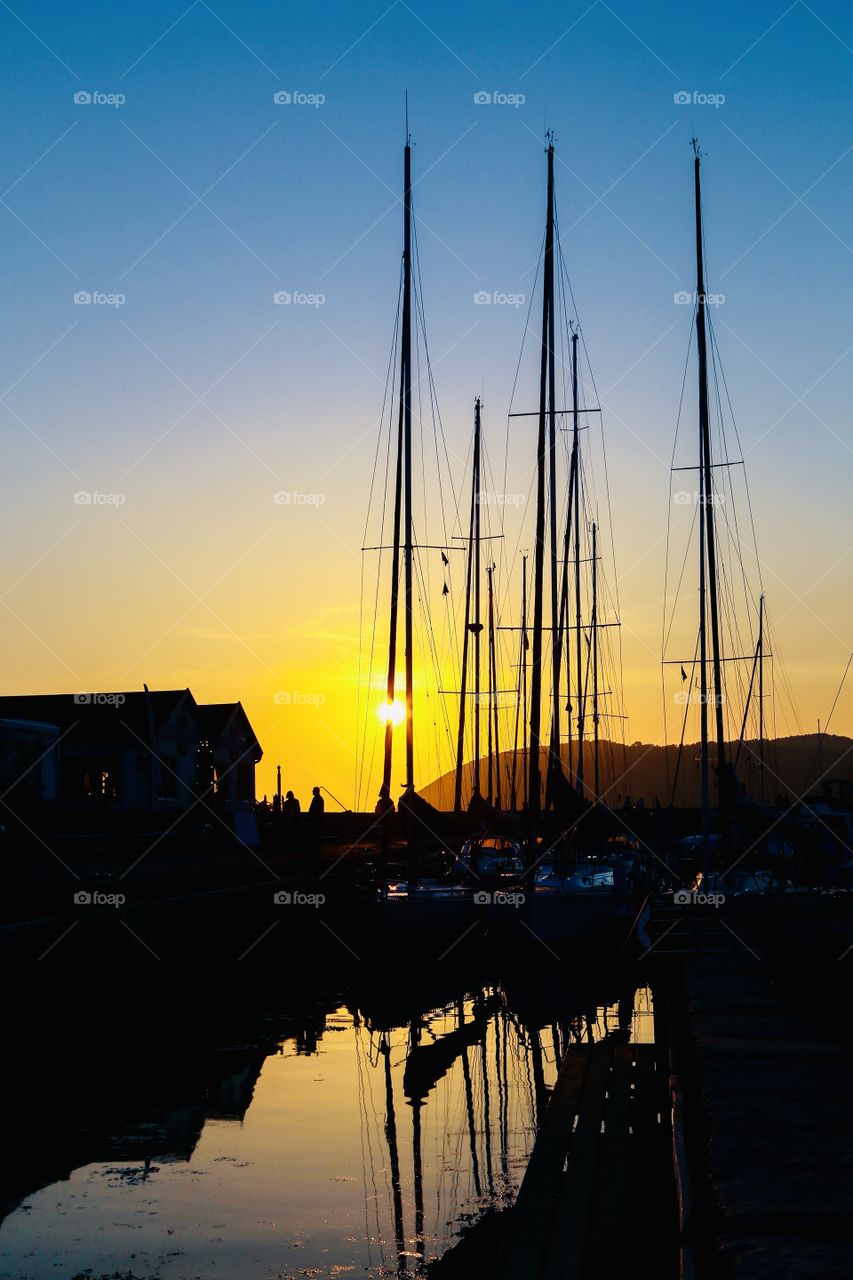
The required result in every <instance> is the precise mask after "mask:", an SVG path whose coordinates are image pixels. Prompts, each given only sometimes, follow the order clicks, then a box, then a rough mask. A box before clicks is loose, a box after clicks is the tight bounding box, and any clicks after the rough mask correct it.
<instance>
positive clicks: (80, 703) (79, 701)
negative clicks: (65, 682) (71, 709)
mask: <svg viewBox="0 0 853 1280" xmlns="http://www.w3.org/2000/svg"><path fill="white" fill-rule="evenodd" d="M91 701H92V695H91V693H75V695H74V705H75V706H77V707H86V706H88V705H89V704H90V703H91Z"/></svg>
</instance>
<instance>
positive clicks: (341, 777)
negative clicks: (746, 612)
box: [0, 0, 853, 807]
mask: <svg viewBox="0 0 853 1280" xmlns="http://www.w3.org/2000/svg"><path fill="white" fill-rule="evenodd" d="M0 35H1V36H2V47H3V50H4V53H3V76H2V79H0V103H2V112H3V118H4V120H5V122H6V127H5V129H4V146H3V149H2V154H0V191H2V202H0V228H2V261H3V264H4V297H5V307H4V308H3V319H2V342H0V382H2V388H0V424H2V430H3V434H4V450H3V456H4V463H5V465H4V466H3V470H2V478H0V491H2V504H3V519H4V524H5V537H4V556H3V577H4V579H5V581H4V584H3V587H2V590H0V600H1V601H2V605H3V608H2V610H0V645H2V652H3V655H4V681H3V684H4V689H5V691H6V692H8V693H23V692H59V691H68V692H74V691H113V690H121V689H128V688H138V687H140V686H141V684H142V682H143V681H145V682H146V683H147V684H148V685H149V686H150V687H152V688H182V687H185V686H189V687H191V688H192V690H193V692H194V694H195V696H196V697H197V699H198V700H199V701H226V700H228V701H230V700H235V699H240V700H241V701H242V702H243V704H244V706H245V707H246V709H247V711H248V713H249V716H250V718H251V720H252V722H253V725H254V727H255V730H256V732H257V734H258V736H259V738H260V741H261V744H262V746H263V748H264V760H263V762H262V764H261V766H260V768H259V771H258V789H259V792H260V793H264V792H268V793H269V792H271V791H272V788H273V779H274V773H275V765H276V764H277V763H280V764H281V765H282V768H283V773H284V779H285V785H286V786H290V787H292V788H293V789H294V790H295V791H296V792H297V794H298V795H301V796H302V798H303V800H305V799H307V798H308V795H309V793H310V788H311V786H313V785H315V784H319V785H323V786H325V787H327V788H328V790H329V791H330V792H331V793H332V794H333V795H334V796H336V797H338V798H339V799H340V801H341V802H342V803H343V804H345V805H347V806H349V805H351V804H352V803H353V798H354V795H355V791H356V787H357V784H358V781H359V778H360V779H361V786H363V787H364V788H365V790H366V793H367V794H372V791H373V789H375V785H378V784H376V782H375V777H374V774H373V773H371V771H370V769H368V777H367V779H366V780H365V778H364V768H363V766H362V763H361V762H360V760H359V758H358V751H359V750H360V747H359V746H358V744H364V743H365V742H366V741H367V739H365V736H364V724H365V723H366V721H365V720H364V712H365V707H367V708H368V712H369V714H371V715H372V706H371V704H372V701H373V699H374V697H375V700H376V703H377V705H378V703H379V702H380V701H381V696H382V695H381V689H380V690H378V691H377V690H374V688H373V686H372V684H371V679H372V677H371V676H370V675H369V674H367V675H366V674H365V671H366V668H365V659H364V652H363V645H362V644H361V643H360V640H359V635H360V627H361V625H362V624H361V623H360V613H361V610H362V606H363V598H362V581H363V566H364V558H363V553H362V550H361V548H362V546H363V545H364V535H365V528H366V524H365V521H366V517H367V515H368V500H369V492H370V482H371V470H372V466H373V459H374V453H375V450H376V441H377V430H378V423H379V421H380V418H381V414H382V402H383V395H384V391H385V383H386V369H387V366H388V360H389V352H390V350H391V343H392V336H393V328H394V320H395V314H396V307H397V298H398V284H399V269H400V252H401V236H402V219H401V209H400V204H399V192H400V182H401V177H402V144H403V141H404V133H405V125H404V101H405V95H406V94H407V93H408V102H409V125H410V131H411V134H412V140H413V143H414V158H413V165H414V177H415V181H416V183H417V187H416V193H415V201H416V214H417V219H418V221H417V234H418V246H419V261H420V270H421V280H422V300H423V306H424V310H425V314H426V318H427V327H428V335H429V341H430V349H431V356H432V366H433V372H434V379H435V385H436V390H437V396H438V403H439V405H440V409H441V418H442V422H443V425H444V432H445V437H446V441H447V446H448V458H449V461H450V467H449V470H450V473H451V475H453V477H454V482H455V484H456V486H457V487H458V488H459V490H460V492H461V491H462V489H463V487H464V475H465V465H466V457H467V454H468V448H469V443H470V433H471V410H472V404H473V400H474V397H475V396H477V395H481V396H482V397H483V403H484V419H485V425H486V432H487V439H488V440H489V441H490V449H491V452H492V455H493V457H494V458H499V457H500V456H501V455H502V452H503V449H504V441H505V437H506V431H507V416H506V415H507V410H508V407H509V403H510V399H511V396H512V390H513V376H514V373H515V370H516V365H517V363H518V359H519V351H520V349H521V344H522V337H523V333H524V326H525V319H526V309H527V304H528V303H529V302H530V299H531V296H532V294H533V290H534V283H535V271H536V262H537V258H538V254H539V249H540V243H541V238H542V232H543V224H544V177H545V157H544V151H543V138H544V132H545V129H546V128H550V129H553V131H554V135H555V139H556V154H557V163H556V181H557V193H558V208H559V214H560V232H561V236H562V241H561V244H562V251H563V254H564V257H565V261H566V265H567V269H568V272H569V274H570V277H571V281H572V286H573V291H574V296H575V299H576V301H577V305H578V311H579V314H580V317H581V322H582V326H583V333H584V339H585V343H586V346H587V350H588V352H589V358H590V364H591V367H592V370H593V371H594V375H595V384H596V387H597V390H598V398H599V403H600V405H601V408H602V410H603V412H602V423H603V427H604V434H605V440H606V456H607V467H608V479H609V494H610V512H611V515H612V546H611V544H610V532H609V531H608V547H609V549H610V550H612V552H613V556H612V557H611V562H610V567H609V569H608V572H610V574H611V578H612V579H614V580H615V581H618V587H619V612H620V620H621V623H622V626H621V641H622V664H623V677H624V703H625V711H626V714H628V716H629V721H628V722H627V725H628V727H627V735H628V738H629V740H631V741H633V740H638V739H639V740H644V741H658V742H659V741H662V740H663V735H664V725H663V719H662V712H661V697H662V693H661V666H660V661H661V634H662V618H663V612H664V610H663V592H664V570H665V563H666V536H667V523H668V516H669V515H670V514H671V510H672V498H671V475H670V470H669V468H670V463H671V458H672V452H673V439H674V436H675V430H676V422H677V418H678V406H679V398H680V394H681V385H682V378H683V376H684V365H685V355H686V352H687V350H688V347H689V343H690V333H691V312H692V308H691V307H690V306H685V305H681V304H679V303H678V302H677V301H676V297H677V294H678V293H679V292H681V291H684V290H687V291H691V290H692V289H693V285H694V279H693V276H694V266H693V249H694V245H693V239H692V235H693V225H692V219H693V206H692V199H693V191H692V153H691V151H690V149H689V141H690V138H691V136H693V135H694V134H697V135H698V136H699V137H700V140H701V144H702V149H703V153H704V156H705V158H704V161H703V182H704V187H703V194H704V209H705V236H706V243H707V288H708V290H709V291H713V292H714V293H715V295H716V296H717V297H718V298H719V299H720V301H719V305H717V306H716V307H715V309H714V317H713V318H714V327H715V334H716V339H717V343H718V347H719V350H720V354H721V357H722V361H723V365H724V368H725V374H726V380H727V385H728V389H729V393H730V396H731V399H732V403H733V405H734V410H735V417H736V420H737V425H738V431H739V435H740V440H741V443H742V448H743V455H744V460H745V462H746V468H745V470H746V471H747V472H748V476H749V486H750V495H751V502H752V516H753V519H754V523H755V528H756V537H757V545H758V552H759V557H760V563H761V577H762V582H763V588H764V591H765V593H766V597H767V607H768V614H769V616H770V618H771V619H772V622H773V641H774V646H775V652H774V657H775V659H776V660H778V662H779V663H782V662H784V670H785V673H786V675H787V678H788V679H789V682H790V687H791V689H792V690H793V694H794V698H793V705H792V706H790V707H789V709H788V711H787V713H786V716H785V717H784V718H783V719H780V721H779V723H778V731H779V732H794V731H797V730H802V731H812V730H813V728H814V727H815V724H816V721H817V720H818V718H820V719H822V720H823V721H824V722H825V721H826V718H827V716H828V714H829V710H830V708H831V706H832V704H833V700H834V698H835V695H836V691H837V688H838V685H839V681H840V679H841V675H842V672H843V670H844V667H845V664H846V661H847V658H848V656H849V653H850V649H851V634H850V611H849V604H848V601H849V589H850V574H851V558H850V555H851V550H853V536H851V534H853V518H851V512H850V503H849V494H850V487H851V461H853V432H851V423H850V405H851V394H850V393H851V381H853V332H851V325H850V298H851V294H853V227H851V223H850V216H849V210H850V208H851V207H853V97H851V93H850V84H851V71H853V13H851V11H850V9H849V7H848V6H847V5H844V4H841V3H827V2H826V0H815V3H814V4H806V3H803V2H802V0H795V2H794V3H793V4H790V5H786V3H785V0H779V3H775V2H773V3H770V2H767V3H765V2H763V0H760V2H758V3H754V4H750V5H749V6H744V5H742V4H736V3H733V2H732V0H723V2H722V3H716V4H714V5H711V4H707V3H705V4H698V5H694V6H688V7H685V6H683V5H681V4H676V3H669V2H663V3H654V4H652V5H648V6H641V7H637V6H628V5H625V4H624V3H622V4H616V3H614V4H613V5H610V4H607V3H604V2H603V0H597V2H595V3H592V4H586V3H583V2H581V3H579V4H557V3H548V2H545V3H541V4H539V5H537V6H536V10H535V13H534V14H531V13H530V12H529V11H525V10H524V8H523V7H522V6H518V5H510V4H506V3H502V2H500V0H498V2H494V0H491V2H490V3H488V4H487V3H480V2H479V0H475V2H474V3H469V4H466V5H464V6H462V5H458V4H450V3H443V2H442V3H431V4H426V3H408V2H405V3H404V2H403V0H397V2H396V3H390V4H389V3H387V2H386V0H377V3H373V0H365V2H364V3H361V4H359V5H351V4H342V3H335V2H334V0H331V2H330V3H327V4H324V5H323V6H309V5H304V4H302V5H298V4H289V3H282V4H280V5H276V6H270V5H266V4H261V3H255V2H253V0H243V2H242V3H241V4H239V5H238V4H236V3H229V2H227V0H216V3H215V4H209V3H206V0H196V3H192V4H189V5H187V4H186V3H184V0H177V2H176V3H156V2H154V3H148V4H145V5H125V6H115V5H111V4H109V5H108V4H100V3H91V4H89V3H81V4H78V5H74V6H69V5H65V4H58V3H38V4H36V3H23V2H18V0H16V3H14V4H10V5H7V4H3V5H2V7H0ZM484 96H485V97H487V98H488V99H489V100H488V101H484V100H483V98H484ZM685 99H686V100H685ZM481 293H486V294H488V295H489V296H490V297H491V298H492V299H493V301H492V302H490V303H489V304H488V305H484V304H482V303H478V302H477V301H476V300H475V299H476V295H477V294H481ZM276 295H283V296H284V297H285V298H288V299H289V301H283V302H282V301H279V302H276V301H275V297H276ZM519 295H521V296H523V297H524V299H525V302H524V304H522V305H513V304H512V303H511V302H506V301H500V299H505V298H506V297H516V298H517V297H518V296H519ZM87 299H88V300H87ZM496 299H498V300H496ZM534 312H535V307H534ZM522 375H523V379H525V378H526V381H523V382H522V384H521V385H520V386H519V388H518V390H517V392H516V400H515V403H516V404H519V405H521V406H522V407H524V408H525V409H529V408H532V407H534V406H535V400H534V397H535V394H536V386H535V381H534V379H533V377H532V376H530V377H528V376H527V372H526V367H525V366H522ZM521 422H522V423H524V422H525V420H521ZM694 425H695V392H694V393H693V395H692V398H691V392H690V388H689V386H688V392H687V394H686V398H685V407H684V410H683V414H682V430H690V429H692V427H693V426H694ZM512 431H513V433H515V432H516V431H517V432H519V433H520V432H522V431H529V432H532V431H533V420H530V421H529V422H528V423H527V425H526V426H525V425H521V426H518V427H517V428H516V427H513V428H512ZM680 438H681V437H680ZM512 445H513V450H514V451H515V450H518V453H517V454H516V453H515V452H513V455H512V456H513V460H514V461H513V465H514V466H517V467H518V470H517V471H514V472H513V478H514V477H515V476H517V477H518V488H519V489H520V490H523V491H524V492H526V491H527V489H528V483H529V469H530V465H531V463H532V461H533V453H534V449H535V444H534V439H533V436H532V434H531V435H530V436H529V438H527V437H525V436H523V435H520V434H519V435H516V434H514V435H513V441H512ZM516 457H517V458H518V461H517V463H516V461H515V460H516ZM523 458H526V462H523V461H522V459H523ZM600 478H601V473H600V472H599V473H598V479H599V480H600ZM602 493H603V490H601V489H599V498H601V497H602ZM282 494H283V495H285V497H286V499H289V501H288V500H284V501H282V500H281V497H280V495H282ZM276 495H279V501H276ZM602 500H603V499H602ZM512 514H513V515H515V514H516V513H512ZM518 518H519V520H521V519H522V515H521V513H520V512H519V513H518ZM369 525H370V522H369V521H368V526H367V527H369ZM517 541H518V539H515V540H514V541H513V546H514V545H515V544H516V542H517ZM507 545H509V540H507ZM520 545H523V538H522V539H521V543H520ZM374 567H375V566H374ZM517 568H518V566H517V562H515V561H513V563H512V564H511V565H508V567H507V578H506V581H505V582H504V583H503V585H502V588H501V592H502V594H501V601H502V607H504V608H505V609H506V613H507V617H508V616H509V614H511V613H512V611H513V610H516V612H517V607H516V597H517V578H518V573H517ZM372 572H373V569H370V568H369V570H368V576H369V573H372ZM459 582H460V574H459V571H458V570H457V572H456V578H455V581H454V592H455V595H454V598H455V599H457V600H458V587H459ZM364 607H366V608H367V609H368V612H369V611H370V609H372V597H371V598H370V600H369V603H368V605H367V606H364ZM382 607H384V606H382ZM445 624H446V620H445ZM377 634H379V632H378V633H377ZM381 643H385V641H384V640H382V641H381ZM360 649H361V650H362V652H361V654H360ZM359 685H361V692H360V691H359ZM368 686H370V687H368ZM668 696H669V695H668V694H666V693H665V694H664V701H666V698H667V697H668ZM419 697H420V695H419ZM422 709H424V708H422ZM451 714H452V715H455V712H451ZM429 717H430V709H429V708H426V719H427V720H429ZM375 720H376V723H375V724H373V725H372V728H371V735H372V741H373V748H374V749H375V745H376V743H375V738H376V734H377V733H378V732H379V731H381V724H380V722H379V719H378V717H376V718H375ZM370 723H371V724H372V722H370ZM831 729H832V731H834V732H847V733H850V732H853V693H851V690H850V689H849V688H845V690H844V691H843V692H842V695H841V697H840V699H839V701H838V704H837V706H836V709H835V711H834V713H833V719H832V723H831ZM670 731H671V726H670ZM426 736H427V735H424V738H425V737H426ZM368 737H370V735H368ZM419 752H420V754H419V756H418V774H417V777H416V781H418V782H419V783H426V782H428V781H429V780H430V778H431V777H432V776H434V773H435V770H436V768H437V767H438V766H441V765H443V766H444V767H447V765H448V764H449V759H443V758H442V757H441V750H440V748H439V747H438V746H436V747H435V754H434V755H431V754H429V752H427V751H426V747H423V748H419ZM425 752H426V754H424V753H425ZM401 776H402V775H401ZM330 807H333V803H332V802H330Z"/></svg>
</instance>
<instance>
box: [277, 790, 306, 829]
mask: <svg viewBox="0 0 853 1280" xmlns="http://www.w3.org/2000/svg"><path fill="white" fill-rule="evenodd" d="M281 812H282V815H283V817H284V822H285V828H286V831H287V835H288V837H289V838H292V837H293V836H294V835H295V834H296V824H297V822H298V821H299V814H300V813H301V812H302V810H301V808H300V805H299V801H298V800H297V799H296V796H295V795H294V794H293V792H292V791H288V793H287V795H286V796H285V798H284V804H283V805H282V806H281Z"/></svg>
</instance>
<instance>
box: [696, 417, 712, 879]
mask: <svg viewBox="0 0 853 1280" xmlns="http://www.w3.org/2000/svg"><path fill="white" fill-rule="evenodd" d="M704 452H705V450H704V445H703V442H702V437H701V436H700V437H699V471H700V474H704V464H703V462H702V459H703V456H704ZM705 579H706V572H705V521H704V520H702V519H701V518H700V520H699V739H700V741H699V785H700V795H701V799H700V806H701V811H702V857H703V870H704V871H705V873H706V874H707V873H708V871H710V863H709V848H708V829H709V814H710V797H709V787H708V773H709V768H708V626H707V616H708V608H707V585H706V581H705Z"/></svg>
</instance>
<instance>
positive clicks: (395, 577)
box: [382, 123, 411, 793]
mask: <svg viewBox="0 0 853 1280" xmlns="http://www.w3.org/2000/svg"><path fill="white" fill-rule="evenodd" d="M406 128H407V138H406V150H405V163H404V170H405V171H404V186H405V190H406V191H408V189H409V180H410V176H411V175H410V159H409V146H408V123H407V126H406ZM408 229H409V222H408V217H406V220H405V223H404V232H403V334H402V341H401V344H400V403H399V415H398V420H397V464H396V468H395V476H394V534H393V540H392V554H391V606H390V610H389V618H388V680H387V685H386V699H387V716H386V720H385V755H384V761H383V766H382V782H383V787H384V788H385V790H386V793H387V791H389V790H390V787H391V761H392V755H393V746H394V722H393V719H392V709H393V706H394V696H395V692H396V681H397V615H398V611H399V602H400V529H401V523H402V506H403V471H404V467H405V466H410V464H409V461H408V449H407V447H406V436H407V433H406V419H407V417H408V418H409V424H410V425H409V432H408V436H409V439H411V379H410V378H409V379H408V380H407V375H406V369H407V365H408V363H409V361H408V346H409V345H410V342H411V337H410V333H411V309H410V305H409V308H408V310H407V300H409V303H410V288H411V273H410V270H409V253H408V250H409V240H408ZM407 322H408V326H409V329H408V333H407ZM407 387H408V392H409V393H408V395H407ZM407 718H408V717H407ZM407 733H408V730H407Z"/></svg>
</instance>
